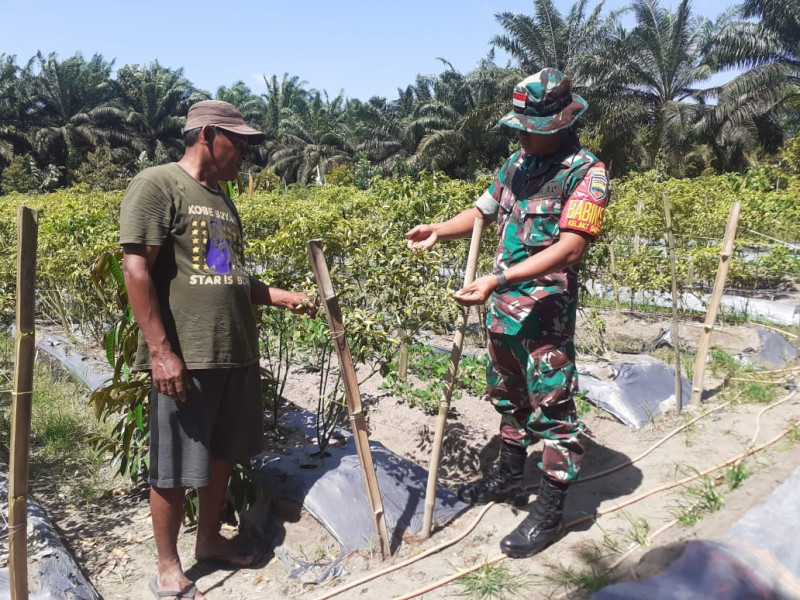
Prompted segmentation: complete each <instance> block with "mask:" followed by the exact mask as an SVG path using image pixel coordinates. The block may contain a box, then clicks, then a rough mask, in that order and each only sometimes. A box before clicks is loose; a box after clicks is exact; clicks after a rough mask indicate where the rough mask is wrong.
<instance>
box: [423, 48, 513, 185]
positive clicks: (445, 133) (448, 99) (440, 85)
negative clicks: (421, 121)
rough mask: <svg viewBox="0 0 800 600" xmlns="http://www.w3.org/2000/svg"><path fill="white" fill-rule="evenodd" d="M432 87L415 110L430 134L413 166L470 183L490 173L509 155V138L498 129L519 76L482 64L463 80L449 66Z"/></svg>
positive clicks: (508, 106) (425, 139)
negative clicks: (480, 174) (430, 96)
mask: <svg viewBox="0 0 800 600" xmlns="http://www.w3.org/2000/svg"><path fill="white" fill-rule="evenodd" d="M446 64H447V66H448V69H447V70H446V71H444V72H443V73H442V74H441V75H439V76H438V77H437V78H435V79H434V80H433V81H432V88H433V96H432V98H431V100H429V101H428V102H425V103H424V104H422V105H421V106H420V107H419V109H418V114H419V116H420V117H425V118H426V119H427V125H428V126H429V128H430V129H431V132H430V133H428V134H427V135H426V136H425V137H424V139H423V140H422V142H421V143H420V144H419V148H418V150H417V160H418V161H419V162H420V164H421V165H423V166H424V167H426V168H428V169H431V170H443V171H445V172H446V173H447V174H448V175H450V176H452V177H460V178H465V179H471V178H473V177H474V176H475V175H476V174H479V173H482V172H493V171H494V170H495V169H497V167H498V166H499V164H500V162H501V161H502V159H503V158H504V157H505V156H506V155H507V154H508V150H509V141H510V139H511V136H510V135H509V132H508V131H506V130H505V129H504V128H501V127H499V126H498V125H497V120H498V119H499V117H500V116H502V114H503V113H505V112H507V111H508V110H509V108H510V104H511V103H510V93H511V90H513V87H514V84H515V83H516V82H517V81H518V80H519V74H518V73H515V72H510V71H507V70H504V69H497V68H495V67H494V65H491V64H489V63H486V62H484V63H483V64H482V65H481V66H480V67H479V68H478V69H477V70H476V71H474V72H473V73H470V74H468V75H462V74H461V73H459V72H458V71H456V70H455V69H453V67H452V65H450V64H449V63H446Z"/></svg>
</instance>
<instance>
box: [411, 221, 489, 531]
mask: <svg viewBox="0 0 800 600" xmlns="http://www.w3.org/2000/svg"><path fill="white" fill-rule="evenodd" d="M485 224H486V221H484V220H483V218H481V217H476V219H475V223H474V225H473V226H472V239H471V241H470V244H469V255H468V256H467V268H466V270H465V271H464V285H465V286H466V285H469V284H470V283H472V281H473V280H474V279H475V271H476V270H477V267H478V255H479V253H480V249H481V235H483V228H484V226H485ZM468 316H469V309H467V308H464V309H462V311H461V313H460V314H459V316H458V327H457V328H456V335H455V338H454V339H453V348H452V350H451V351H450V364H449V365H448V367H447V381H446V382H445V386H444V391H443V393H442V399H441V401H440V402H439V416H438V417H437V420H436V431H435V433H434V437H433V449H432V450H431V461H430V464H429V466H428V485H427V487H426V488H425V512H424V515H423V520H422V537H423V539H427V538H429V537H430V536H431V529H433V509H434V506H435V504H436V482H437V480H438V478H439V463H440V462H441V459H442V443H443V440H444V427H445V424H446V423H447V413H448V412H449V410H450V399H451V398H452V396H453V388H454V387H455V384H456V375H457V374H458V364H459V362H460V361H461V347H462V345H463V343H464V332H465V331H466V328H467V318H468Z"/></svg>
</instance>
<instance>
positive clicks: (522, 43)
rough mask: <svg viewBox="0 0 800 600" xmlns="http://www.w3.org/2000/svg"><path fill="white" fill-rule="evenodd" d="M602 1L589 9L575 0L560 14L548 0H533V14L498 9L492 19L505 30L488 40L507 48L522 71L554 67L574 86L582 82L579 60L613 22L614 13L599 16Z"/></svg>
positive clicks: (597, 44) (582, 0)
mask: <svg viewBox="0 0 800 600" xmlns="http://www.w3.org/2000/svg"><path fill="white" fill-rule="evenodd" d="M603 4H604V2H600V3H599V4H598V5H597V6H596V7H595V8H594V10H592V11H591V12H590V13H589V12H588V11H587V6H586V5H587V0H578V1H577V2H576V3H575V4H573V5H572V7H571V8H570V10H569V12H568V13H567V14H566V16H562V15H561V13H560V12H559V11H558V9H557V8H556V7H555V4H554V3H553V1H552V0H534V2H533V15H522V14H517V13H513V12H502V13H499V14H496V15H495V19H496V20H497V21H498V23H500V26H501V27H502V28H503V29H504V30H505V31H506V33H505V35H498V36H495V37H494V38H492V40H491V43H492V44H494V45H495V46H497V47H499V48H502V49H503V50H505V51H506V52H508V53H509V54H510V55H511V57H512V58H513V59H514V61H515V63H516V66H517V68H519V69H520V71H521V72H522V73H524V74H526V75H530V74H532V73H536V72H538V71H540V70H541V69H543V68H545V67H555V68H556V69H559V70H560V71H561V72H563V73H566V74H567V75H569V76H570V77H571V78H572V79H573V82H574V83H575V85H576V86H578V87H580V85H581V84H582V83H583V76H584V73H583V70H584V69H583V64H584V62H585V60H586V58H587V57H590V56H591V55H592V54H593V53H595V52H596V50H597V48H598V47H600V46H602V44H603V40H604V36H605V32H607V31H608V30H609V28H610V27H613V25H614V19H615V18H616V17H615V15H614V14H612V15H611V16H610V17H606V18H602V17H601V12H602V10H603Z"/></svg>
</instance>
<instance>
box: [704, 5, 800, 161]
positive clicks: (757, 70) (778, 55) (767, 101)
mask: <svg viewBox="0 0 800 600" xmlns="http://www.w3.org/2000/svg"><path fill="white" fill-rule="evenodd" d="M739 16H741V17H742V20H737V21H733V20H732V19H731V20H730V22H728V23H727V24H726V25H725V27H723V28H722V29H721V31H720V32H719V34H718V35H717V36H716V37H715V39H714V40H713V45H712V47H713V50H712V52H711V56H712V58H713V59H714V60H715V61H716V64H717V66H718V67H719V68H722V69H725V68H745V69H747V70H746V71H745V72H744V73H742V74H741V75H739V76H737V77H735V78H734V79H733V80H731V81H730V82H728V83H727V84H725V85H724V86H721V87H719V88H714V89H712V90H709V94H710V95H715V96H717V99H718V102H717V105H716V107H715V108H714V110H713V111H709V114H707V116H706V120H705V122H704V124H705V126H706V129H707V130H710V131H716V132H717V135H716V137H715V138H714V142H715V144H716V146H717V148H718V152H717V154H718V155H719V156H720V160H721V161H722V160H728V164H727V165H726V166H728V167H731V168H736V167H739V166H742V163H743V162H744V163H745V164H746V163H747V162H750V163H752V162H754V160H755V159H754V157H753V155H754V154H755V152H757V151H758V150H760V149H761V148H764V147H766V149H767V150H774V149H775V148H774V147H769V146H770V136H771V137H772V142H773V144H772V145H773V146H774V141H775V140H774V135H775V129H776V128H781V127H783V126H785V125H786V124H787V123H788V122H789V121H787V117H788V119H789V120H791V119H793V118H794V119H796V114H797V111H796V109H797V106H798V101H800V1H798V0H745V2H744V3H743V4H742V5H741V7H740V12H739ZM757 17H760V19H761V20H760V21H759V22H753V21H752V20H744V19H753V18H757ZM743 155H744V157H745V158H747V155H750V156H749V160H744V161H743V160H742V156H743ZM731 156H733V157H736V156H739V157H740V159H739V161H736V160H731V158H730V157H731Z"/></svg>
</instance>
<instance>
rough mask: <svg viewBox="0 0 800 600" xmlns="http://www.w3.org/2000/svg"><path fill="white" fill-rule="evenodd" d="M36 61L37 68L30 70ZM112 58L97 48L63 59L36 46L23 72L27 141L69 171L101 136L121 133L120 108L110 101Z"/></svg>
mask: <svg viewBox="0 0 800 600" xmlns="http://www.w3.org/2000/svg"><path fill="white" fill-rule="evenodd" d="M34 63H35V64H36V66H38V73H34ZM112 67H113V61H112V62H106V61H105V60H104V59H103V57H102V55H100V54H95V55H94V56H93V57H92V58H91V59H90V60H88V61H87V60H85V59H84V58H83V55H82V54H81V53H80V52H78V53H76V54H75V55H74V56H72V57H70V58H68V59H65V60H63V61H59V60H58V56H57V55H56V54H54V53H51V54H49V55H48V56H47V57H45V56H43V55H42V53H41V52H38V53H37V54H36V56H35V57H34V58H32V59H31V60H30V61H29V62H28V64H27V66H26V67H25V69H23V73H22V85H23V88H24V89H23V93H28V94H30V96H31V97H32V99H33V102H34V111H33V117H34V122H33V123H32V128H31V130H30V133H29V135H30V138H31V143H32V145H33V146H34V148H35V149H36V151H37V152H38V153H39V156H40V158H41V157H48V161H52V162H54V163H55V164H56V165H57V166H59V167H63V168H65V171H66V172H65V176H66V180H67V181H70V179H71V178H70V172H71V171H72V170H73V169H75V168H77V166H78V165H79V164H80V162H82V160H83V156H84V155H85V154H86V152H88V151H89V150H91V149H92V148H94V147H96V146H97V145H98V144H100V143H101V142H104V141H107V140H112V139H123V138H124V135H123V134H121V133H120V130H119V127H118V125H117V124H118V119H119V117H120V116H121V114H120V112H119V111H118V110H117V109H115V108H114V107H113V106H111V104H110V100H111V99H112V97H113V90H112V85H111V79H110V76H111V69H112Z"/></svg>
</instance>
